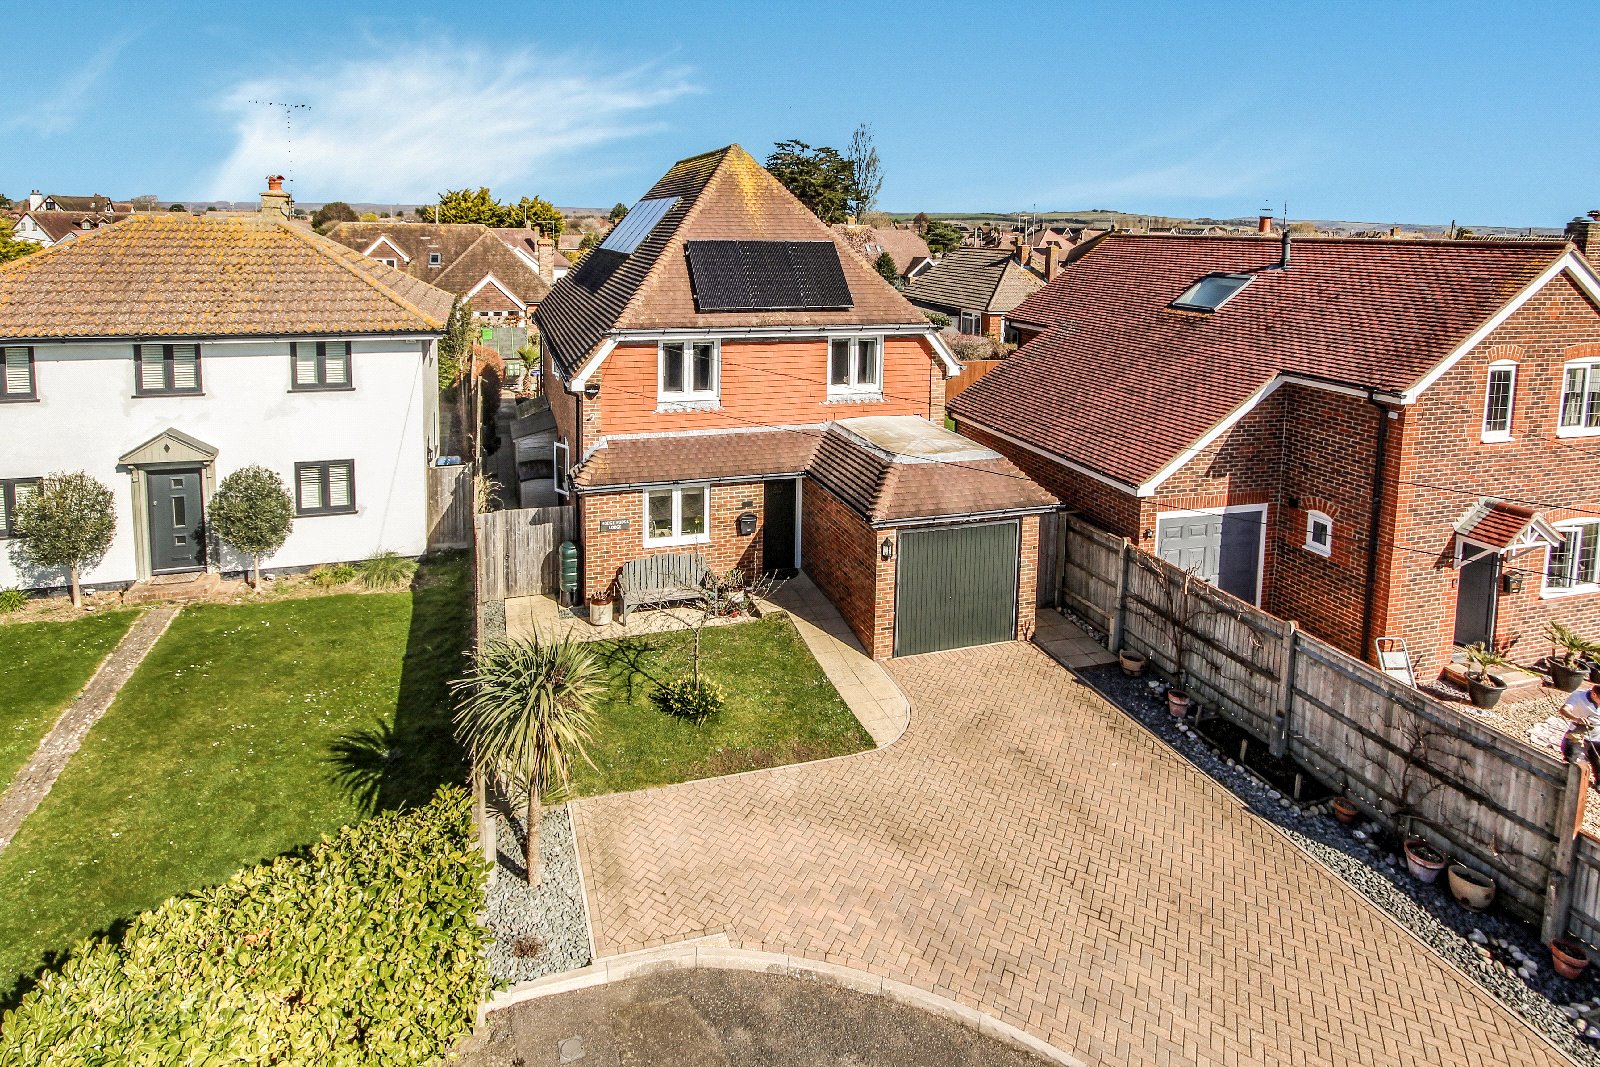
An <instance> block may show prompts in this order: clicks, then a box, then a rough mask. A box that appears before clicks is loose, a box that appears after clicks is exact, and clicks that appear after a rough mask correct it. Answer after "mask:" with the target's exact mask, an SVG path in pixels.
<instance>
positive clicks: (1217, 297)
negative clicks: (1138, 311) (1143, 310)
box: [1169, 274, 1251, 311]
mask: <svg viewBox="0 0 1600 1067" xmlns="http://www.w3.org/2000/svg"><path fill="white" fill-rule="evenodd" d="M1250 277H1251V276H1250V275H1248V274H1207V275H1206V276H1205V277H1204V278H1201V279H1200V280H1199V281H1197V282H1195V283H1194V284H1193V285H1191V286H1189V288H1187V289H1185V290H1184V292H1183V295H1182V296H1180V297H1178V299H1176V300H1174V301H1173V302H1172V303H1171V304H1170V305H1169V306H1170V307H1174V308H1177V309H1178V310H1179V311H1215V310H1217V309H1218V308H1220V307H1221V306H1222V305H1223V304H1226V303H1227V302H1228V301H1230V300H1232V299H1233V298H1234V297H1235V296H1237V295H1238V293H1239V291H1240V290H1241V289H1243V288H1244V287H1245V286H1247V285H1249V284H1250Z"/></svg>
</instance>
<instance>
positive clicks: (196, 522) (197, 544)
mask: <svg viewBox="0 0 1600 1067" xmlns="http://www.w3.org/2000/svg"><path fill="white" fill-rule="evenodd" d="M144 478H145V490H146V494H147V495H148V497H149V498H150V505H149V506H150V569H151V570H152V571H153V572H154V573H156V574H174V573H177V572H179V571H197V570H201V569H202V568H204V567H205V565H206V546H205V536H204V531H202V529H201V524H202V523H203V522H204V521H205V507H204V503H203V502H202V501H201V499H200V472H199V471H198V470H164V471H146V472H145V476H144Z"/></svg>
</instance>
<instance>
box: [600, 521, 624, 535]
mask: <svg viewBox="0 0 1600 1067" xmlns="http://www.w3.org/2000/svg"><path fill="white" fill-rule="evenodd" d="M628 522H629V520H627V519H601V520H600V532H601V533H615V532H616V531H617V530H626V529H627V528H628Z"/></svg>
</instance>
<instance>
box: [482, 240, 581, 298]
mask: <svg viewBox="0 0 1600 1067" xmlns="http://www.w3.org/2000/svg"><path fill="white" fill-rule="evenodd" d="M494 235H495V236H496V237H498V238H500V240H502V241H504V242H505V245H506V247H507V248H509V249H511V251H513V252H515V253H516V254H517V258H519V259H521V260H522V261H523V262H524V263H526V264H527V265H528V266H530V267H532V268H533V270H534V273H536V274H538V275H539V277H541V278H543V279H544V280H545V281H546V282H548V283H549V284H551V285H554V284H555V283H556V282H559V281H560V280H561V279H562V278H565V277H566V276H567V271H569V270H571V269H572V262H571V261H570V260H569V259H567V257H566V256H565V255H563V254H562V253H561V252H560V251H558V250H557V249H556V243H555V242H554V241H552V240H550V238H548V237H545V236H544V235H543V234H541V233H540V232H539V231H538V230H533V229H529V228H528V227H526V226H496V227H494Z"/></svg>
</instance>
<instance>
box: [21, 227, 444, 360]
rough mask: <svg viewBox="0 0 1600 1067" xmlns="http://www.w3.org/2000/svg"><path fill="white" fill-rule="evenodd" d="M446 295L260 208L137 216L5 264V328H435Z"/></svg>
mask: <svg viewBox="0 0 1600 1067" xmlns="http://www.w3.org/2000/svg"><path fill="white" fill-rule="evenodd" d="M451 302H452V301H451V297H450V294H449V293H446V292H444V291H443V290H440V289H435V288H434V287H433V286H431V285H428V284H426V283H424V282H421V281H418V280H416V279H414V278H410V277H408V276H406V275H405V274H402V273H400V272H399V271H397V270H391V269H389V268H388V267H385V266H384V265H383V264H381V263H378V262H376V261H374V260H370V259H366V258H365V257H363V256H361V255H360V254H358V253H356V252H353V251H351V250H350V249H348V248H345V247H344V246H342V245H339V244H335V243H334V242H333V241H329V240H327V239H326V238H323V237H318V236H317V235H315V234H312V233H307V232H304V231H302V230H299V229H296V228H294V227H292V226H289V225H288V224H286V223H283V222H275V221H271V220H267V219H263V218H260V217H229V218H205V217H200V218H196V217H194V216H191V215H188V214H182V213H176V214H174V213H157V214H138V215H133V216H131V217H129V218H128V219H126V220H124V221H123V222H120V223H118V224H117V225H115V226H106V227H103V228H101V229H98V230H93V231H89V232H85V233H80V234H79V235H78V237H77V239H76V240H73V241H69V242H67V243H66V244H63V245H56V246H55V247H52V248H48V249H45V250H44V251H42V252H38V253H35V254H34V255H31V256H24V257H22V258H21V259H17V260H13V261H11V262H10V263H4V264H0V337H3V338H11V339H18V340H21V339H26V338H34V337H40V338H43V337H221V336H286V335H294V334H345V335H350V334H363V333H373V334H376V333H421V334H431V333H437V332H439V331H440V330H441V329H442V328H443V325H444V320H445V318H446V316H448V315H449V312H450V305H451Z"/></svg>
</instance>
